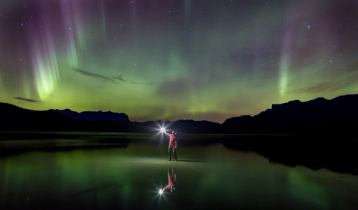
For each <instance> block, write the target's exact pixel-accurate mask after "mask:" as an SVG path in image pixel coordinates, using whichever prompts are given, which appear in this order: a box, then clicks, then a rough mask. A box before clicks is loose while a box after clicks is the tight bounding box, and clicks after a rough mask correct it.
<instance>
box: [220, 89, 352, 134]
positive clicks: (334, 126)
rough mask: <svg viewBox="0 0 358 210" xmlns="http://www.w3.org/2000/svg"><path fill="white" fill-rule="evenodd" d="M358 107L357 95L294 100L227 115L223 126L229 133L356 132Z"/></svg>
mask: <svg viewBox="0 0 358 210" xmlns="http://www.w3.org/2000/svg"><path fill="white" fill-rule="evenodd" d="M357 107H358V95H346V96H339V97H337V98H334V99H332V100H327V99H324V98H317V99H314V100H311V101H307V102H301V101H298V100H295V101H290V102H288V103H284V104H274V105H272V108H271V109H268V110H266V111H263V112H261V113H259V114H258V115H255V116H240V117H234V118H230V119H227V120H226V121H225V122H224V123H223V129H224V131H226V132H230V133H285V134H302V133H320V134H322V133H342V132H344V133H355V129H356V128H355V122H356V120H357V119H358V109H357Z"/></svg>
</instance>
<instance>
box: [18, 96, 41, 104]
mask: <svg viewBox="0 0 358 210" xmlns="http://www.w3.org/2000/svg"><path fill="white" fill-rule="evenodd" d="M14 99H16V100H20V101H25V102H30V103H39V102H40V101H38V100H36V99H32V98H24V97H14Z"/></svg>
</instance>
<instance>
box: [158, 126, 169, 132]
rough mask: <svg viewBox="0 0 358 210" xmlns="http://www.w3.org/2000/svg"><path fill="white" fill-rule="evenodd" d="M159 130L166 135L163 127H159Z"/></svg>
mask: <svg viewBox="0 0 358 210" xmlns="http://www.w3.org/2000/svg"><path fill="white" fill-rule="evenodd" d="M159 130H160V132H161V133H166V132H167V129H165V128H164V127H160V129H159Z"/></svg>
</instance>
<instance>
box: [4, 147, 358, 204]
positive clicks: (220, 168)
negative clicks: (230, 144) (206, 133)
mask: <svg viewBox="0 0 358 210" xmlns="http://www.w3.org/2000/svg"><path fill="white" fill-rule="evenodd" d="M179 149H180V150H179V151H178V152H179V159H180V161H178V162H168V161H167V159H166V147H165V145H150V144H143V143H141V144H140V143H136V144H130V145H129V146H128V147H127V148H112V149H101V150H72V151H57V152H54V151H52V152H39V151H38V152H27V153H22V154H18V155H13V156H7V157H5V158H4V157H3V158H1V159H0V209H123V208H124V209H138V208H140V209H185V208H186V209H208V208H211V209H213V208H215V209H218V208H224V207H225V208H234V209H240V208H241V209H242V208H244V209H248V208H249V209H346V210H347V209H357V208H358V199H357V198H358V177H357V176H353V175H348V174H339V173H334V172H330V171H328V170H324V169H323V170H318V171H314V170H310V169H307V168H305V167H294V168H292V167H287V166H284V165H280V164H274V163H270V162H268V160H266V159H265V158H263V157H261V156H259V155H257V154H255V153H243V152H239V151H232V150H228V149H226V148H224V147H223V146H222V145H220V144H216V145H211V146H205V147H204V146H201V147H199V146H197V147H193V146H192V147H181V148H179ZM168 176H169V177H168ZM168 179H170V182H172V184H173V185H172V187H171V189H172V190H167V191H165V192H164V193H163V195H161V196H160V195H159V193H158V191H159V189H161V188H162V187H163V186H165V185H167V184H168Z"/></svg>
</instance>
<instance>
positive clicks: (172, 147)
mask: <svg viewBox="0 0 358 210" xmlns="http://www.w3.org/2000/svg"><path fill="white" fill-rule="evenodd" d="M165 135H167V136H169V146H168V156H169V161H170V160H172V155H173V158H174V159H175V160H176V161H177V160H178V154H177V133H176V132H175V131H172V132H170V133H168V132H165Z"/></svg>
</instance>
